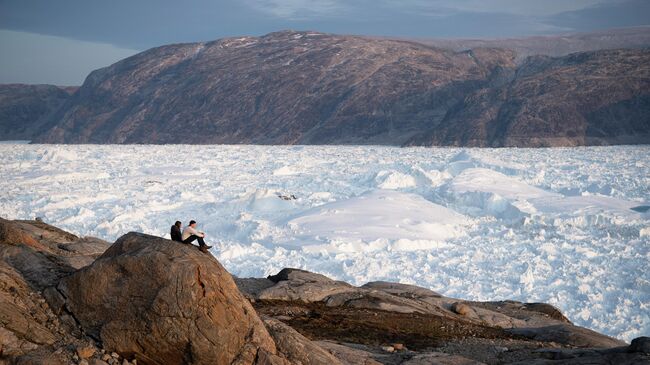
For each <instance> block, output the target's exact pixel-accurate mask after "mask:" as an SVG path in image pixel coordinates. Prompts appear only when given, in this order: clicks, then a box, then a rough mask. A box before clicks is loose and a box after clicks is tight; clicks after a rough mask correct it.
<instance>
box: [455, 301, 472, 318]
mask: <svg viewBox="0 0 650 365" xmlns="http://www.w3.org/2000/svg"><path fill="white" fill-rule="evenodd" d="M451 310H452V312H454V313H456V314H460V315H461V316H467V315H469V314H471V313H472V312H473V309H472V307H470V306H469V305H467V304H465V303H460V302H456V303H453V304H452V305H451Z"/></svg>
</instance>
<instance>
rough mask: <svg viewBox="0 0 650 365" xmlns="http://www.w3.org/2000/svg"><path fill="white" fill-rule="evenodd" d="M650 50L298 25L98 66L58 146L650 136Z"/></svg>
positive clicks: (520, 142)
mask: <svg viewBox="0 0 650 365" xmlns="http://www.w3.org/2000/svg"><path fill="white" fill-rule="evenodd" d="M648 61H650V50H649V49H647V48H643V49H625V50H598V51H589V52H581V53H573V54H569V55H566V56H562V57H555V58H554V57H549V56H529V57H526V58H525V59H523V60H520V59H519V58H518V55H517V52H515V51H513V50H510V49H503V48H474V49H471V50H464V51H454V50H451V49H444V48H436V47H432V46H430V45H426V44H423V43H421V42H413V41H405V40H389V39H376V38H369V37H359V36H345V35H331V34H323V33H316V32H293V31H284V32H277V33H271V34H268V35H266V36H263V37H241V38H227V39H221V40H217V41H213V42H205V43H188V44H175V45H168V46H163V47H158V48H154V49H151V50H148V51H145V52H142V53H140V54H137V55H135V56H132V57H129V58H127V59H124V60H122V61H120V62H117V63H115V64H113V65H111V66H109V67H106V68H103V69H99V70H96V71H94V72H92V73H91V74H90V75H89V76H88V77H87V79H86V81H85V82H84V84H83V85H82V86H81V87H80V88H79V90H78V91H77V92H76V93H74V94H73V95H72V96H71V97H70V98H69V99H68V100H66V102H65V104H64V105H63V106H62V107H61V108H59V109H57V110H56V112H55V113H53V114H51V115H50V116H49V118H48V121H47V123H46V124H45V125H44V126H43V127H40V126H39V128H41V133H40V134H39V135H38V136H37V137H36V138H34V140H35V141H36V142H44V143H191V144H214V143H226V144H239V143H247V144H384V145H425V146H429V145H462V146H523V147H526V146H571V145H584V144H619V143H649V142H650V103H649V102H648V100H649V98H650V66H649V65H650V62H648Z"/></svg>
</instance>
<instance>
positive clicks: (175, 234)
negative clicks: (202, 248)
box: [169, 221, 183, 242]
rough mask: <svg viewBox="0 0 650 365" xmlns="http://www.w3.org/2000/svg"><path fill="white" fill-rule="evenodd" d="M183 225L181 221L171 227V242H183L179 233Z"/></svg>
mask: <svg viewBox="0 0 650 365" xmlns="http://www.w3.org/2000/svg"><path fill="white" fill-rule="evenodd" d="M182 226H183V224H182V223H181V221H176V223H174V225H173V226H172V229H171V232H169V234H170V235H171V236H172V241H178V242H183V234H182V233H181V227H182Z"/></svg>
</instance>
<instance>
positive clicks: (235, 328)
mask: <svg viewBox="0 0 650 365" xmlns="http://www.w3.org/2000/svg"><path fill="white" fill-rule="evenodd" d="M57 289H58V291H59V292H60V293H61V294H62V295H63V296H64V297H65V299H66V309H67V311H68V312H70V313H71V314H72V315H73V316H74V318H75V319H76V320H77V321H78V322H79V323H80V324H81V326H82V327H83V329H84V331H85V332H86V333H87V334H89V335H90V336H92V337H94V338H95V339H97V340H100V341H101V343H102V344H103V347H104V349H106V350H108V351H115V352H117V353H119V354H120V355H121V356H122V357H124V358H127V359H136V360H137V362H138V364H185V363H192V364H231V363H237V364H252V363H255V361H256V359H258V357H259V356H258V354H259V353H260V350H263V351H265V352H266V353H268V354H270V355H275V353H276V349H275V344H274V342H273V339H272V338H271V336H270V335H269V333H268V332H267V330H266V328H265V327H264V324H263V323H262V321H261V320H260V319H259V317H258V316H257V314H256V313H255V310H254V309H253V308H252V307H251V305H250V303H249V302H248V301H247V300H246V299H245V298H244V297H243V296H242V295H241V293H240V292H239V290H237V287H236V286H235V283H234V281H233V279H232V277H231V276H230V274H229V273H228V272H227V271H226V270H225V269H224V268H223V267H222V266H221V264H219V262H218V261H217V260H216V259H215V258H214V257H213V256H212V255H209V254H204V253H201V252H199V251H198V250H196V249H195V248H194V247H192V246H186V245H181V244H178V243H177V242H173V241H170V240H166V239H162V238H159V237H154V236H149V235H145V234H141V233H133V232H132V233H128V234H126V235H124V236H122V237H121V238H120V239H118V240H117V241H116V242H115V243H114V244H113V245H112V246H111V247H110V248H109V249H108V250H107V251H106V252H104V254H103V255H101V256H100V257H99V258H98V259H97V260H96V261H95V262H94V263H93V264H92V265H90V266H87V267H85V268H83V269H81V270H79V271H78V272H76V273H75V274H73V275H71V276H69V277H67V278H65V279H63V280H61V281H60V283H59V284H58V286H57Z"/></svg>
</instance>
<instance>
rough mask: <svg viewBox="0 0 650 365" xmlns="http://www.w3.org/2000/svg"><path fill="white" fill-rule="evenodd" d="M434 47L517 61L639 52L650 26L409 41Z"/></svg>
mask: <svg viewBox="0 0 650 365" xmlns="http://www.w3.org/2000/svg"><path fill="white" fill-rule="evenodd" d="M412 41H415V42H420V43H423V44H427V45H430V46H434V47H439V48H445V49H451V50H454V51H464V50H468V49H473V48H505V49H511V50H513V51H515V52H516V53H517V60H518V61H523V60H525V59H526V57H528V56H552V57H561V56H566V55H568V54H571V53H576V52H587V51H599V50H604V49H618V48H628V49H641V48H647V47H648V46H650V27H647V26H645V27H629V28H618V29H608V30H602V31H594V32H586V33H566V34H555V35H547V36H532V37H521V38H497V39H444V38H443V39H412Z"/></svg>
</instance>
